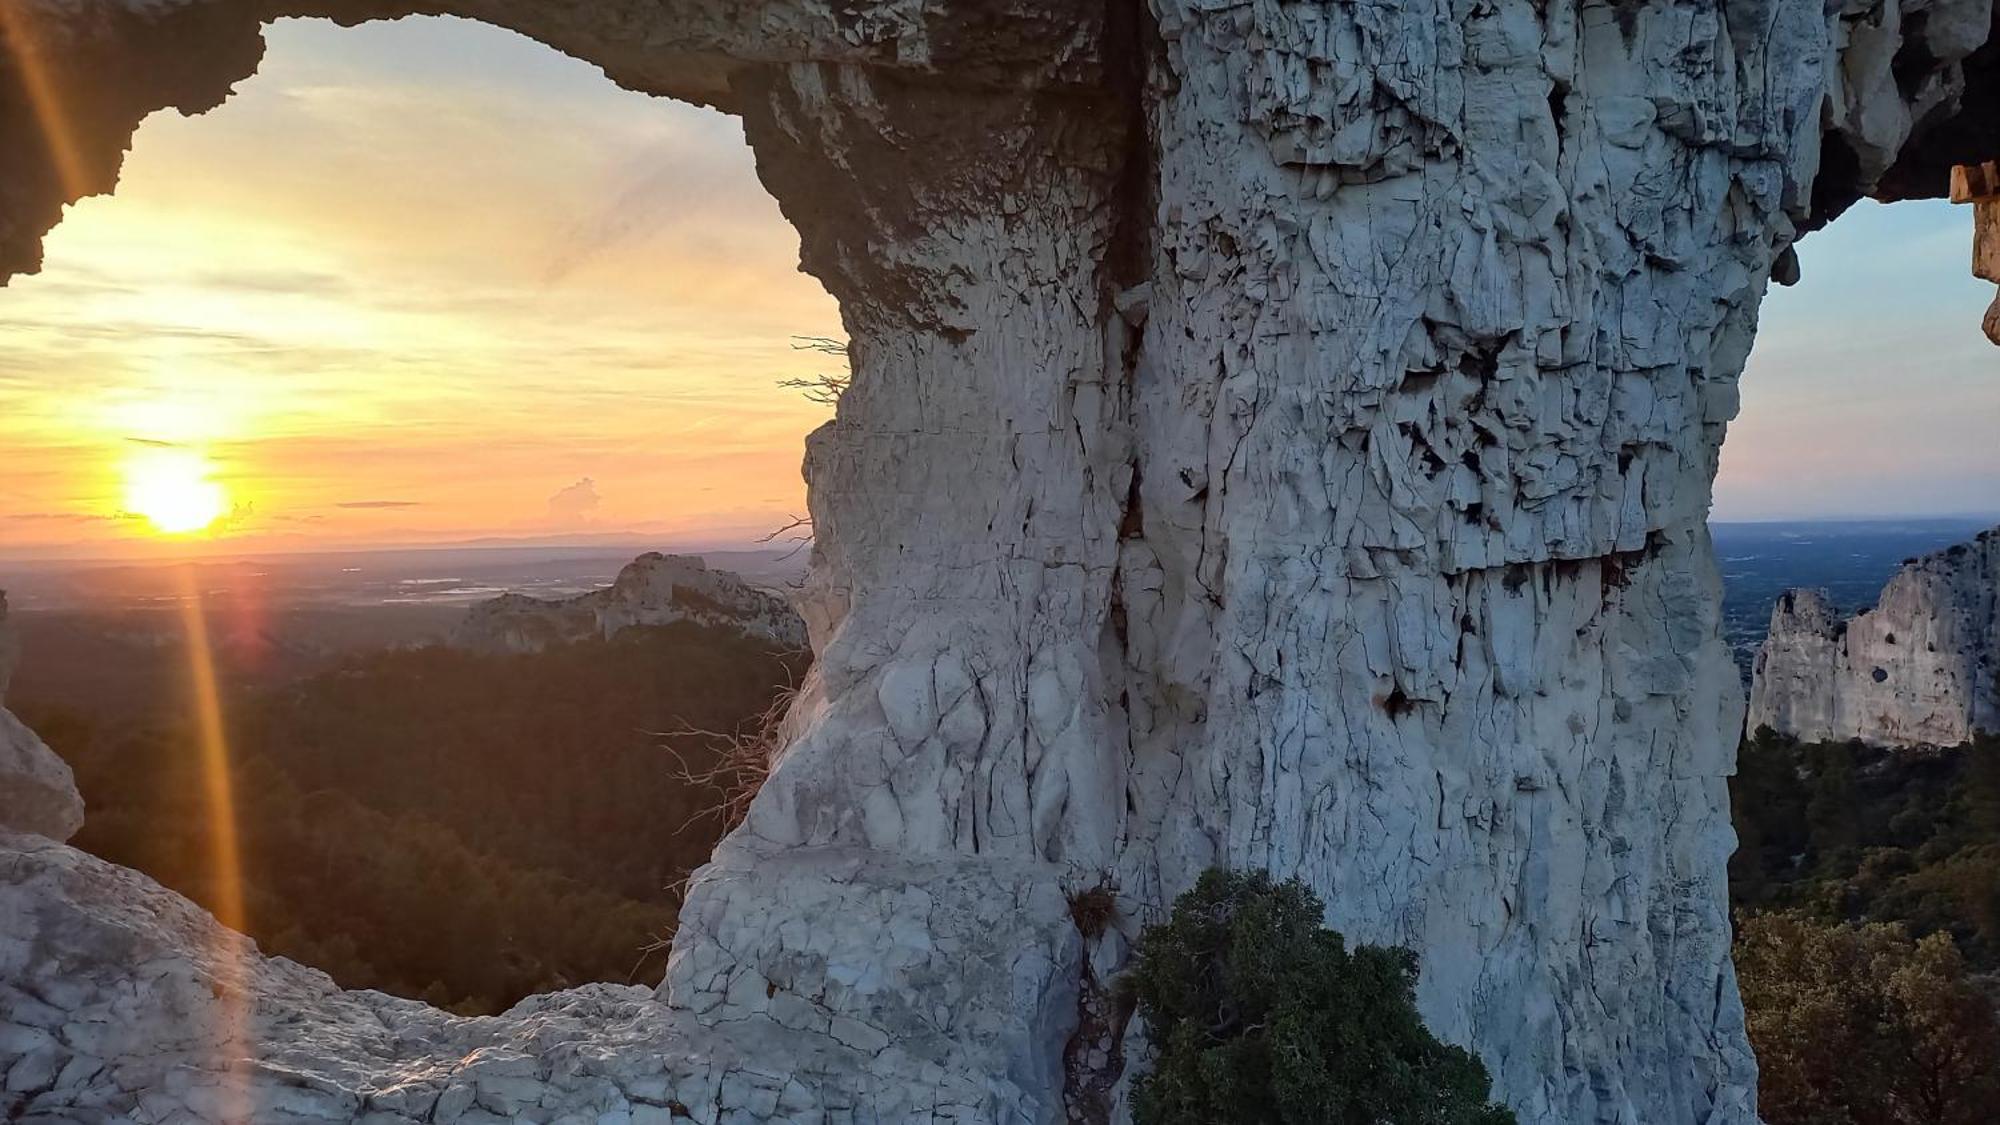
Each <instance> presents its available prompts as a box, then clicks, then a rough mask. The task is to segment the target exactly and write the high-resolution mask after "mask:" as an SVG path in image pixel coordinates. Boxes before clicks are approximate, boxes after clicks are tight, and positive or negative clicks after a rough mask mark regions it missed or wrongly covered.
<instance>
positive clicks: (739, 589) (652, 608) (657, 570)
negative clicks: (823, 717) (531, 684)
mask: <svg viewBox="0 0 2000 1125" xmlns="http://www.w3.org/2000/svg"><path fill="white" fill-rule="evenodd" d="M680 621H687V622H692V623H693V624H696V625H707V626H710V627H713V628H718V629H730V630H734V631H736V632H739V633H742V634H743V635H744V636H746V637H754V638H756V639H758V640H763V641H769V642H771V643H773V644H777V645H782V646H784V647H787V648H804V647H805V644H806V626H805V622H804V621H802V620H800V618H799V615H798V614H797V613H796V612H795V611H793V609H792V608H791V606H789V605H787V604H785V599H783V598H781V597H779V596H777V595H776V594H772V593H768V592H766V591H763V590H759V589H756V588H755V587H753V586H750V585H749V584H748V583H746V582H744V581H743V580H742V579H741V578H739V577H737V576H736V575H734V574H732V573H730V572H729V571H726V570H710V569H709V568H708V564H707V563H705V562H703V561H702V560H701V559H699V558H695V557H692V556H687V555H662V554H658V553H652V554H645V555H640V556H639V557H638V558H637V559H635V560H633V561H632V562H630V563H628V564H626V566H625V568H624V569H623V570H621V571H619V572H618V578H617V580H616V581H614V582H613V583H612V584H611V585H610V586H608V587H606V588H604V589H602V590H596V591H593V592H591V593H588V594H583V595H580V596H578V597H574V598H566V599H563V600H560V601H550V600H545V599H542V598H531V597H528V596H526V595H524V594H502V595H501V596H499V597H497V598H495V599H493V600H492V601H489V602H481V603H480V604H478V605H476V606H474V607H472V609H471V610H470V611H468V612H467V613H466V616H465V620H464V621H463V622H461V623H460V624H459V626H458V628H457V629H456V630H454V631H453V633H452V637H451V643H452V644H453V645H454V646H456V647H459V648H466V649H471V650H473V651H475V652H540V651H542V650H543V649H545V648H547V647H549V646H550V645H557V644H574V643H575V642H577V641H582V640H610V639H611V638H612V637H615V636H617V635H618V634H619V633H622V632H624V631H625V630H627V629H630V628H634V627H636V626H642V625H672V624H674V623H676V622H680Z"/></svg>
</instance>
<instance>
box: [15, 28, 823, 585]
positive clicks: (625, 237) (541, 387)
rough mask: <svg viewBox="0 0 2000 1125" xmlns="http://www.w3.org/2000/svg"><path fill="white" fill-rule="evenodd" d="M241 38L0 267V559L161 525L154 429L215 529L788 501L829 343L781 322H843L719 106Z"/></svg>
mask: <svg viewBox="0 0 2000 1125" xmlns="http://www.w3.org/2000/svg"><path fill="white" fill-rule="evenodd" d="M269 39H270V45H271V49H270V54H269V57H268V59H267V61H266V63H265V65H264V67H263V68H262V70H261V72H260V73H259V75H258V76H257V77H255V78H253V79H250V80H249V81H247V82H245V83H243V84H242V85H241V87H239V91H238V94H237V96H236V97H235V98H233V99H232V100H231V101H230V102H229V103H227V104H226V105H224V106H223V107H222V108H221V109H219V110H216V111H214V112H212V113H210V114H208V115H206V116H204V117H200V118H194V119H184V118H181V117H179V116H178V115H175V114H171V113H169V114H161V115H156V116H155V117H153V118H151V119H149V120H148V121H147V122H146V124H145V125H144V126H143V127H142V128H141V129H140V131H139V134H138V138H137V141H136V144H135V146H134V150H133V152H132V154H131V156H130V158H129V159H128V161H127V163H126V166H125V173H124V178H123V181H122V183H121V184H120V186H119V190H118V193H117V195H116V196H114V197H109V198H97V199H91V200H87V201H85V202H84V203H82V204H80V205H78V206H76V207H73V208H71V210H70V214H69V216H68V218H67V219H66V220H65V221H64V223H63V225H62V226H61V227H59V228H57V230H56V232H55V233H54V235H53V236H52V237H51V238H50V240H49V243H48V264H47V268H46V269H45V270H44V272H43V273H42V274H41V275H40V276H36V277H29V278H19V279H16V280H15V281H14V282H13V283H12V284H11V285H10V286H9V287H8V288H6V289H0V448H5V449H6V450H7V451H8V455H7V461H8V464H7V468H6V471H5V473H4V476H0V481H4V488H0V551H6V550H9V549H12V550H15V551H17V552H21V551H27V550H31V549H33V550H40V551H47V550H49V549H52V548H56V547H75V548H77V549H79V550H81V551H83V552H85V553H123V549H125V548H129V547H132V546H136V545H138V544H143V543H146V542H149V541H156V540H157V539H158V536H157V535H155V534H154V530H153V529H152V528H150V527H149V526H148V525H147V524H146V523H145V522H144V521H140V520H135V519H132V518H130V517H129V512H128V507H129V506H130V504H131V502H132V501H131V493H132V491H133V488H132V481H131V480H130V479H128V478H130V477H131V476H133V475H134V474H137V475H139V476H141V477H143V476H145V475H146V474H147V473H149V472H152V471H154V470H153V469H152V468H150V467H149V466H152V465H153V464H154V463H155V462H157V461H158V460H159V459H160V457H161V456H162V451H163V450H173V451H176V452H173V453H172V454H170V456H171V457H174V458H179V459H181V460H183V461H186V460H190V459H196V460H201V461H205V462H206V463H207V465H208V466H210V467H211V468H212V471H211V472H210V474H209V475H210V476H211V477H212V480H213V482H214V483H218V484H220V485H221V486H222V487H223V489H224V490H225V491H226V493H227V495H228V502H229V504H230V505H231V506H232V508H233V514H232V515H231V516H230V517H228V518H227V519H225V520H224V521H222V522H220V523H218V524H217V525H216V526H215V527H214V528H213V529H211V530H210V531H209V532H208V533H207V534H206V536H204V537H203V538H204V539H206V540H213V541H219V542H218V544H217V545H218V546H224V545H226V546H228V547H230V548H234V549H266V548H272V547H282V546H300V547H305V546H330V545H339V544H359V543H385V542H387V543H393V542H410V541H421V540H448V539H460V538H466V537H470V536H482V535H504V536H544V535H550V534H555V533H574V532H581V531H636V532H642V533H645V534H648V535H651V536H655V537H659V538H662V539H686V540H690V541H703V540H711V541H727V540H731V539H738V540H740V539H744V538H748V537H750V536H753V535H755V534H757V533H758V532H761V531H763V530H767V529H770V528H773V527H776V526H778V525H779V524H782V523H784V522H785V521H786V519H787V518H788V517H789V516H790V515H791V514H793V513H797V512H801V511H803V495H804V487H803V484H802V482H801V481H800V477H799V460H800V456H801V451H802V439H803V436H804V435H805V433H806V432H807V431H808V430H810V429H811V428H812V427H813V426H815V425H817V424H819V423H820V422H822V421H824V420H825V418H826V415H827V409H826V408H825V407H821V406H815V405H813V404H812V403H809V402H807V401H805V400H804V399H803V398H801V397H800V396H799V395H798V394H797V393H796V392H794V391H789V390H786V389H783V388H780V387H778V386H777V385H776V383H777V382H778V380H780V379H783V378H787V377H794V376H807V375H812V374H814V373H817V372H822V371H828V370H831V369H837V368H838V365H839V362H840V361H839V360H838V359H837V358H833V357H826V356H822V355H818V354H813V353H804V352H800V351H797V350H796V349H795V348H794V347H793V342H792V338H793V337H795V336H838V335H839V334H840V321H839V314H838V310H837V309H836V307H835V305H834V302H833V301H832V299H831V298H830V297H828V296H827V295H826V294H825V292H824V291H823V290H822V289H821V288H820V287H819V285H818V283H817V282H815V281H814V280H812V279H811V278H810V277H807V276H805V275H803V274H800V273H799V272H798V271H797V264H798V239H797V235H796V233H795V232H794V231H793V230H792V229H791V228H790V227H789V226H788V225H787V224H786V223H785V221H784V219H783V218H782V216H781V215H780V214H779V212H778V208H777V205H776V203H775V202H773V201H772V200H771V199H770V197H769V196H768V195H766V194H765V193H764V192H763V190H762V188H761V187H760V186H759V185H758V184H757V182H756V179H755V175H754V172H753V169H752V161H751V154H750V151H749V149H748V148H747V147H746V146H745V145H744V144H743V139H742V132H741V129H740V128H739V127H738V126H737V124H736V123H735V122H734V121H733V120H732V119H730V118H728V117H725V116H723V115H720V114H716V113H713V112H710V111H705V110H700V109H695V108H692V107H689V106H685V105H680V104H677V103H673V102H668V101H663V100H655V99H651V98H646V97H643V96H640V95H636V94H631V93H627V92H624V91H621V90H618V89H617V88H616V87H615V86H613V85H612V84H611V83H610V82H608V81H607V80H605V79H604V78H603V76H602V75H600V74H599V73H598V72H597V71H596V70H594V69H593V68H591V67H588V66H585V65H583V64H581V63H578V62H575V61H573V60H570V59H566V58H563V57H562V56H560V55H557V54H556V53H554V52H552V51H549V50H547V49H545V48H542V47H539V46H537V45H535V44H532V43H529V42H528V41H526V40H523V39H519V38H517V37H515V36H512V35H510V34H508V33H505V32H501V31H498V30H495V29H492V28H487V27H482V26H479V25H475V24H469V23H464V22H461V21H450V20H414V21H405V22H403V23H399V24H378V25H370V26H366V27H362V28H359V29H341V28H337V27H334V26H333V25H331V24H325V23H317V22H298V21H287V22H285V23H281V24H279V25H276V26H274V27H273V28H272V29H271V30H270V31H269ZM585 481H588V482H589V483H588V484H584V483H582V482H585ZM188 545H189V544H187V543H185V542H182V543H181V544H179V546H181V547H183V548H185V547H186V546H188Z"/></svg>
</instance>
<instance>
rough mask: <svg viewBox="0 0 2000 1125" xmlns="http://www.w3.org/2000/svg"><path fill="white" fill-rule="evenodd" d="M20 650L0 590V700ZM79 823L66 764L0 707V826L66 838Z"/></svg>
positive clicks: (78, 802)
mask: <svg viewBox="0 0 2000 1125" xmlns="http://www.w3.org/2000/svg"><path fill="white" fill-rule="evenodd" d="M19 648H20V645H19V639H18V638H17V636H16V634H15V632H14V629H13V626H11V625H10V624H8V621H7V594H6V592H5V591H0V704H5V703H6V701H7V683H8V680H9V679H10V678H11V677H12V675H13V672H14V661H15V658H16V656H17V654H18V652H19ZM81 827H83V797H82V795H81V794H79V793H78V792H77V791H76V779H75V778H74V777H73V776H71V774H70V769H69V765H68V763H66V762H64V761H63V760H62V759H61V758H59V757H57V756H56V754H55V751H53V750H50V749H49V748H48V745H47V744H46V743H44V742H43V741H42V740H41V739H39V738H37V737H35V732H34V731H31V730H29V729H28V728H27V726H26V725H25V724H23V723H22V722H21V720H19V719H17V718H15V717H14V714H13V712H11V711H9V710H7V709H6V707H5V706H0V830H12V831H15V832H32V833H34V834H36V835H38V836H47V837H50V838H52V839H56V840H67V839H69V838H70V837H71V836H74V835H76V830H77V829H79V828H81Z"/></svg>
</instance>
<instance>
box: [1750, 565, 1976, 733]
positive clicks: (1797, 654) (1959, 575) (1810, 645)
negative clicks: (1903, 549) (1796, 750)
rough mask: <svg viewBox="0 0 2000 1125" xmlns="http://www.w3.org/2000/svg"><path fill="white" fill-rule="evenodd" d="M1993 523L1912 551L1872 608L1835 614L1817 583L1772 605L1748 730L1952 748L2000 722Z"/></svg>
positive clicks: (1753, 685)
mask: <svg viewBox="0 0 2000 1125" xmlns="http://www.w3.org/2000/svg"><path fill="white" fill-rule="evenodd" d="M1996 681H2000V528H1996V529H1994V530H1992V531H1987V532H1984V533H1982V534H1981V535H1980V536H1979V537H1978V538H1976V539H1974V540H1973V541H1972V542H1970V543H1962V544H1959V545H1958V546H1956V547H1952V548H1949V549H1948V550H1943V551H1939V552H1937V553H1936V554H1933V555H1927V556H1925V557H1923V558H1921V559H1917V560H1915V561H1913V562H1911V563H1909V564H1907V565H1905V566H1904V567H1903V569H1902V570H1900V571H1898V572H1897V573H1896V576H1895V577H1894V578H1891V579H1890V580H1889V584H1888V585H1887V586H1885V587H1883V589H1882V596H1881V598H1880V600H1879V601H1877V602H1876V604H1875V607H1874V608H1873V609H1870V610H1867V611H1865V612H1863V613H1860V614H1858V615H1856V616H1854V617H1852V618H1848V619H1846V620H1841V619H1839V618H1838V617H1837V616H1836V615H1835V614H1834V611H1833V607H1832V606H1830V605H1829V604H1828V603H1827V601H1826V598H1825V597H1824V596H1823V595H1821V594H1820V593H1819V592H1817V591H1814V590H1791V591H1788V592H1786V593H1785V594H1784V595H1783V596H1782V597H1780V598H1779V599H1778V604H1777V606H1776V607H1775V608H1773V609H1772V611H1771V631H1770V634H1769V635H1768V636H1767V637H1766V638H1765V640H1764V646H1763V648H1761V649H1759V650H1758V652H1757V661H1756V665H1755V669H1754V676H1753V679H1752V683H1751V687H1750V720H1749V722H1750V729H1751V730H1756V729H1757V728H1758V727H1760V726H1768V727H1770V728H1771V729H1772V730H1775V731H1778V732H1779V733H1781V734H1789V735H1792V736H1794V737H1796V738H1799V739H1803V740H1805V741H1809V742H1825V741H1846V740H1848V739H1860V740H1861V741H1863V742H1867V743H1870V744H1872V745H1876V746H1956V745H1958V744H1960V743H1962V742H1966V741H1968V740H1970V739H1971V738H1972V736H1973V732H1975V731H1981V730H1984V731H2000V687H1996Z"/></svg>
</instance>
